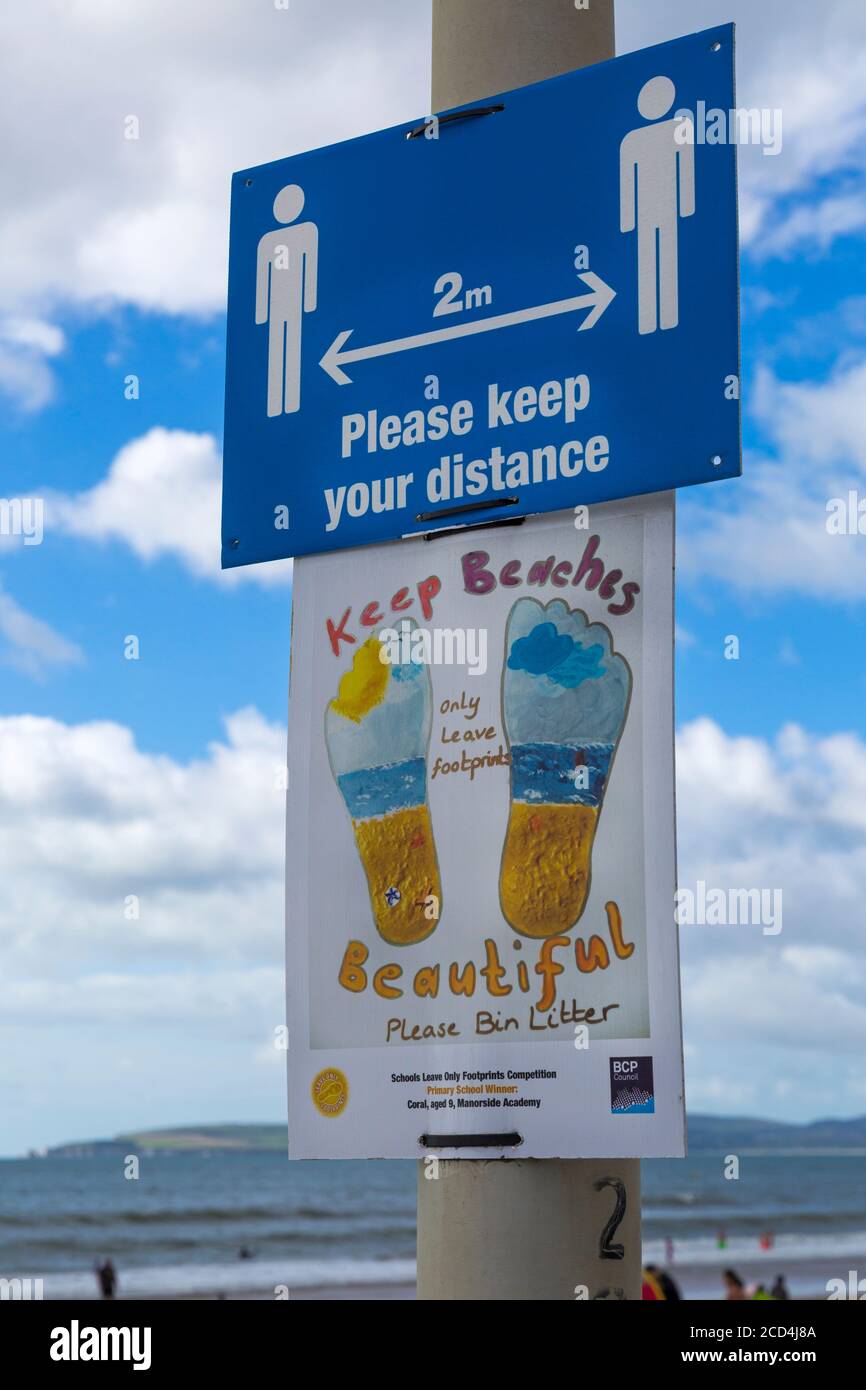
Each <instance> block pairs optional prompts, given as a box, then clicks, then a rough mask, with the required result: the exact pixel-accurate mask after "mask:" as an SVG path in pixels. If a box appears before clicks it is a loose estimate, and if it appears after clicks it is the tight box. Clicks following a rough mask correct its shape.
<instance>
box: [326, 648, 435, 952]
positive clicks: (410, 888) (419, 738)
mask: <svg viewBox="0 0 866 1390" xmlns="http://www.w3.org/2000/svg"><path fill="white" fill-rule="evenodd" d="M385 650H386V649H385V648H384V645H383V643H382V642H380V641H379V639H378V637H377V636H375V635H374V636H373V637H371V638H370V639H369V641H367V642H365V643H364V645H363V646H362V647H359V648H358V650H357V652H356V653H355V656H354V659H353V661H352V665H351V668H350V670H348V671H347V672H346V673H345V675H344V676H343V677H342V679H341V681H340V685H339V690H338V693H337V695H336V697H335V699H333V700H331V701H330V703H329V704H328V707H327V710H326V712H325V742H326V744H327V748H328V758H329V760H330V764H331V771H332V772H333V774H334V778H335V780H336V782H337V786H338V787H339V788H340V791H341V793H342V795H343V800H344V801H345V803H346V809H347V810H348V812H349V815H350V816H351V818H352V826H353V828H354V831H355V842H356V844H357V846H358V853H359V855H360V857H361V863H362V865H363V868H364V873H365V874H366V876H367V887H368V889H369V893H370V903H371V906H372V908H373V917H374V919H375V922H376V927H377V929H378V931H379V934H380V936H382V937H384V939H385V940H386V941H388V942H390V943H391V944H392V945H394V946H408V945H411V944H412V943H413V942H416V941H423V940H424V938H425V937H427V936H429V935H430V934H431V932H433V931H435V930H436V925H437V923H438V920H439V915H440V912H441V906H442V889H441V886H440V881H439V864H438V862H437V858H436V845H435V842H434V840H433V827H432V824H431V821H430V808H429V806H428V804H427V747H428V744H429V742H430V729H431V724H432V712H431V695H430V673H429V671H428V670H427V668H426V667H425V666H421V665H418V664H416V663H415V662H407V663H405V664H403V665H390V664H388V663H386V662H384V661H383V660H382V656H383V654H384V652H385Z"/></svg>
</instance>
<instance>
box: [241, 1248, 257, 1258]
mask: <svg viewBox="0 0 866 1390" xmlns="http://www.w3.org/2000/svg"><path fill="white" fill-rule="evenodd" d="M254 1254H255V1251H254V1250H250V1248H249V1246H248V1245H242V1246H241V1248H240V1250H239V1251H238V1259H239V1260H251V1259H252V1258H253V1255H254Z"/></svg>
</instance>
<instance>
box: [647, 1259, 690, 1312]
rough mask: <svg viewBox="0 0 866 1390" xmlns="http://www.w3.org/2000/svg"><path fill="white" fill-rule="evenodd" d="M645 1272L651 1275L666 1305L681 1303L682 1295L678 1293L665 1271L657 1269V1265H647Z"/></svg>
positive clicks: (677, 1288) (676, 1286) (673, 1282)
mask: <svg viewBox="0 0 866 1390" xmlns="http://www.w3.org/2000/svg"><path fill="white" fill-rule="evenodd" d="M646 1272H647V1274H651V1275H652V1277H653V1278H654V1279H655V1281H656V1283H657V1284H658V1286H659V1288H660V1289H661V1291H662V1294H663V1296H664V1298H665V1300H666V1301H667V1302H668V1303H679V1302H680V1301H681V1299H682V1294H681V1293H680V1291H679V1286H678V1285H677V1284H676V1283H675V1281H674V1280H673V1279H672V1278H671V1276H670V1275H669V1274H668V1272H667V1270H666V1269H659V1267H658V1265H647V1267H646Z"/></svg>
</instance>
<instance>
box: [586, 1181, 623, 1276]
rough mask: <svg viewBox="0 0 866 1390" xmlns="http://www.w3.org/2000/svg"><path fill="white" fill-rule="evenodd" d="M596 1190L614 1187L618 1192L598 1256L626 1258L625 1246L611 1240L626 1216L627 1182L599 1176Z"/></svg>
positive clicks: (601, 1257) (601, 1258) (595, 1185)
mask: <svg viewBox="0 0 866 1390" xmlns="http://www.w3.org/2000/svg"><path fill="white" fill-rule="evenodd" d="M593 1187H594V1188H595V1190H596V1192H601V1191H602V1189H603V1188H605V1187H612V1188H613V1190H614V1192H615V1193H616V1203H615V1205H614V1209H613V1212H612V1213H611V1215H610V1218H609V1220H608V1221H607V1223H606V1225H605V1227H604V1230H603V1231H602V1233H601V1237H600V1239H599V1242H598V1258H599V1259H600V1260H622V1259H625V1246H623V1245H620V1244H616V1245H612V1244H611V1241H612V1239H613V1237H614V1236H615V1235H616V1232H617V1230H618V1229H619V1226H620V1225H621V1223H622V1219H623V1217H624V1216H625V1208H626V1196H625V1183H624V1182H623V1181H622V1179H621V1178H597V1179H596V1181H595V1182H594V1183H593Z"/></svg>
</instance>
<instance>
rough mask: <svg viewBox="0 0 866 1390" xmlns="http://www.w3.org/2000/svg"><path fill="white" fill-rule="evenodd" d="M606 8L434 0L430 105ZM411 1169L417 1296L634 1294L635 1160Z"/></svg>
mask: <svg viewBox="0 0 866 1390" xmlns="http://www.w3.org/2000/svg"><path fill="white" fill-rule="evenodd" d="M613 8H614V7H613V0H588V3H587V4H586V5H585V6H581V5H579V4H576V3H575V0H532V2H531V3H528V0H433V91H432V112H434V113H435V112H437V111H443V110H447V109H448V108H449V107H452V106H459V105H461V104H463V103H465V102H471V101H476V100H481V99H482V98H484V97H487V96H490V95H491V94H495V93H497V92H503V91H508V90H509V89H511V88H514V87H520V86H524V85H525V84H527V83H530V82H540V81H542V80H543V79H544V78H547V77H556V76H558V75H559V74H561V73H564V72H569V71H571V70H572V69H573V68H579V67H584V66H586V65H587V64H589V63H597V62H601V61H603V60H604V59H606V58H612V57H613V56H614V14H613ZM418 1168H419V1172H418V1297H419V1298H420V1299H436V1300H446V1299H456V1300H487V1299H507V1300H512V1299H514V1300H523V1299H596V1298H608V1299H619V1298H624V1299H639V1298H640V1296H641V1246H640V1162H639V1160H637V1159H569V1160H566V1159H519V1158H516V1159H508V1160H503V1159H496V1160H490V1161H485V1160H473V1159H457V1160H440V1161H439V1162H438V1165H436V1164H431V1163H430V1162H429V1160H428V1161H426V1162H425V1161H423V1160H422V1161H421V1162H420V1163H419V1165H418ZM623 1208H624V1209H623Z"/></svg>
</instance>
